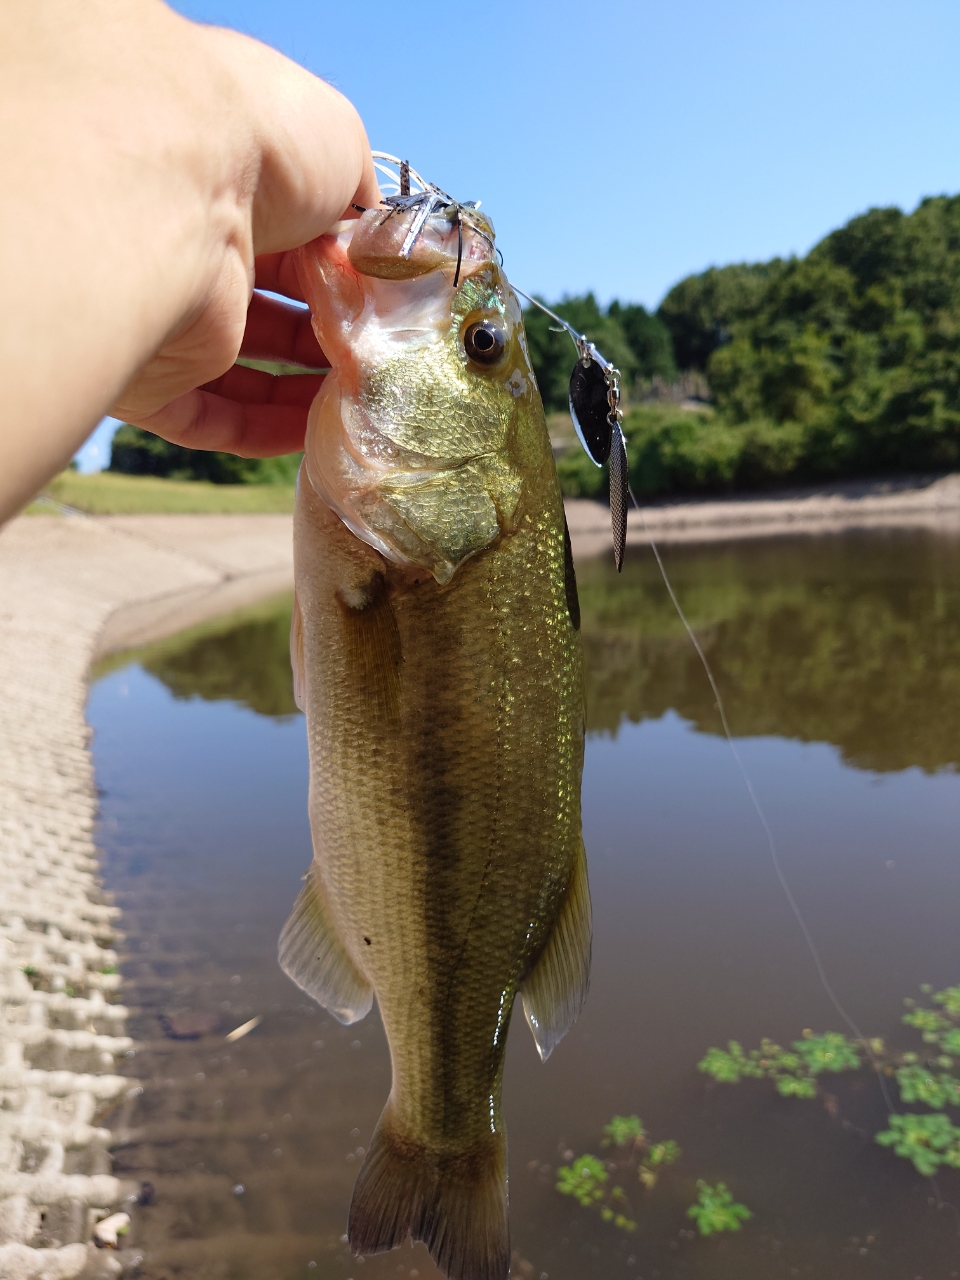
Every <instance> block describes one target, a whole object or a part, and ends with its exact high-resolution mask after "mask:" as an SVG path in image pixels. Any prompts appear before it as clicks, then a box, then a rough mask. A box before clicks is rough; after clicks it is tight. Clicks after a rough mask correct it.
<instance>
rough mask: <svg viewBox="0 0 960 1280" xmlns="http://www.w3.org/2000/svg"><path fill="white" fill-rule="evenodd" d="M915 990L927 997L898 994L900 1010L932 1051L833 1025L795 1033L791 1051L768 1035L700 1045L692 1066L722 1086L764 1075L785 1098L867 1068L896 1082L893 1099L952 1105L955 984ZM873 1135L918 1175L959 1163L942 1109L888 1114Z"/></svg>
mask: <svg viewBox="0 0 960 1280" xmlns="http://www.w3.org/2000/svg"><path fill="white" fill-rule="evenodd" d="M920 990H921V993H922V994H923V995H924V996H926V997H928V1000H929V1003H927V1004H921V1003H918V1002H917V1001H916V1000H912V999H908V1000H906V1001H905V1002H904V1003H905V1004H906V1005H907V1007H908V1012H907V1013H905V1014H904V1016H903V1021H904V1023H905V1024H906V1025H907V1026H908V1027H912V1028H913V1029H914V1030H915V1031H918V1032H919V1033H920V1038H921V1040H922V1041H923V1043H924V1045H927V1046H930V1047H931V1049H935V1050H938V1051H939V1052H931V1051H928V1052H927V1053H916V1052H914V1051H913V1050H909V1049H908V1050H902V1051H897V1050H894V1049H891V1048H889V1047H888V1046H887V1045H886V1044H885V1043H884V1042H883V1040H880V1039H874V1040H867V1041H863V1042H859V1041H856V1040H851V1039H849V1038H848V1037H846V1036H843V1035H841V1034H840V1033H839V1032H836V1031H827V1032H825V1033H824V1034H823V1035H814V1034H813V1032H811V1031H804V1033H803V1038H802V1039H801V1040H795V1041H794V1042H793V1052H791V1051H789V1050H785V1049H781V1048H780V1046H779V1045H777V1044H774V1043H773V1042H772V1041H771V1040H761V1042H760V1047H759V1048H758V1049H751V1050H749V1051H745V1050H744V1049H743V1047H742V1046H741V1045H740V1044H739V1043H738V1042H737V1041H736V1040H731V1041H730V1042H729V1044H728V1045H727V1048H726V1049H718V1048H715V1047H714V1048H710V1049H708V1050H707V1052H706V1053H705V1054H704V1056H703V1058H702V1059H701V1060H700V1062H699V1063H698V1064H697V1065H698V1067H699V1069H700V1070H701V1071H703V1072H704V1073H705V1074H707V1075H709V1076H712V1077H713V1079H714V1080H717V1081H719V1082H720V1083H722V1084H737V1083H739V1081H741V1080H746V1079H767V1080H771V1081H773V1082H774V1084H775V1085H776V1088H777V1091H778V1092H779V1093H781V1094H782V1095H783V1096H784V1097H793V1098H815V1097H816V1096H817V1093H818V1091H819V1081H818V1077H820V1076H822V1075H824V1074H826V1073H836V1072H841V1071H857V1070H862V1069H864V1068H865V1067H867V1066H869V1067H871V1068H872V1069H873V1070H876V1071H881V1072H883V1073H884V1074H885V1075H887V1076H892V1077H893V1078H894V1079H895V1080H896V1082H897V1088H898V1090H899V1092H900V1100H901V1102H904V1103H907V1104H913V1103H920V1104H921V1105H922V1106H925V1107H929V1108H930V1110H931V1111H933V1112H936V1113H942V1112H943V1111H944V1109H945V1108H947V1107H958V1108H960V1078H958V1077H957V1076H954V1075H951V1074H950V1069H951V1068H952V1067H953V1066H954V1058H953V1057H952V1056H951V1054H957V1055H960V986H955V987H946V988H944V990H942V991H936V992H935V991H934V990H933V988H932V987H930V986H928V985H924V986H922V987H921V988H920ZM933 1006H936V1007H933ZM876 1140H877V1142H879V1143H880V1145H881V1146H884V1147H890V1148H891V1149H892V1150H893V1152H894V1154H895V1155H898V1156H902V1157H904V1158H905V1159H908V1160H911V1161H912V1162H913V1165H914V1167H915V1168H916V1169H917V1170H918V1171H919V1172H920V1173H922V1174H924V1175H926V1176H930V1175H932V1174H933V1173H935V1172H936V1170H937V1169H938V1168H939V1167H940V1166H941V1165H948V1166H951V1167H953V1168H960V1128H955V1127H954V1125H953V1124H952V1122H951V1121H950V1120H949V1119H948V1118H947V1116H945V1115H942V1114H934V1115H925V1114H922V1113H917V1112H908V1113H907V1114H906V1115H899V1116H898V1115H892V1116H891V1117H890V1122H889V1128H887V1129H884V1130H883V1131H882V1132H881V1133H878V1134H877V1135H876Z"/></svg>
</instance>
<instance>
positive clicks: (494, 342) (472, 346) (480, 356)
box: [463, 320, 507, 364]
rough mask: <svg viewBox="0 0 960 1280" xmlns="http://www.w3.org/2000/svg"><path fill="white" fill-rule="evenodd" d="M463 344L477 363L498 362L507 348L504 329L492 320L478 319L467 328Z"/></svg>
mask: <svg viewBox="0 0 960 1280" xmlns="http://www.w3.org/2000/svg"><path fill="white" fill-rule="evenodd" d="M463 346H464V349H465V350H466V353H467V355H468V356H469V357H470V359H471V360H475V361H476V362H477V364H496V363H497V361H498V360H499V359H500V357H501V356H502V355H503V353H504V351H505V350H506V346H507V343H506V339H505V338H504V336H503V330H502V329H498V328H497V326H496V325H495V324H494V323H493V321H492V320H477V321H475V323H474V324H471V325H469V326H468V328H467V329H466V332H465V333H464V335H463Z"/></svg>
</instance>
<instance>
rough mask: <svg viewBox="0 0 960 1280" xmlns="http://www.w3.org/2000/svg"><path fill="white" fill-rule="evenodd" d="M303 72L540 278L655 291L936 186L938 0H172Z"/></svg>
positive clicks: (941, 81) (952, 29)
mask: <svg viewBox="0 0 960 1280" xmlns="http://www.w3.org/2000/svg"><path fill="white" fill-rule="evenodd" d="M176 7H177V8H179V9H180V10H181V12H183V13H185V14H187V15H189V16H191V17H194V18H197V19H200V20H203V21H212V22H218V23H222V24H224V25H228V26H232V27H236V28H238V29H240V30H243V31H247V32H249V33H250V34H252V35H256V36H258V37H259V38H260V39H262V40H265V41H267V42H268V43H269V44H272V45H274V46H275V47H276V48H278V49H281V50H282V51H283V52H284V53H286V54H288V55H289V56H291V57H293V58H295V59H296V60H297V61H299V62H302V63H303V64H304V65H305V66H307V67H309V68H310V69H311V70H312V71H315V72H317V73H318V74H320V75H323V76H325V77H326V78H327V79H329V80H331V81H332V82H333V83H334V84H336V85H337V87H338V88H340V89H342V90H343V92H345V93H346V94H347V95H348V96H349V97H350V98H352V100H353V101H354V102H355V103H356V105H357V106H358V108H359V109H360V112H361V114H362V115H363V117H364V119H365V120H366V122H367V128H368V132H369V135H370V139H371V142H372V145H373V146H374V147H378V148H380V149H381V150H384V151H392V152H394V153H396V154H405V155H407V156H408V157H409V159H410V160H411V161H412V162H413V163H414V165H415V166H416V167H417V168H418V169H419V170H420V171H421V173H424V174H425V175H426V176H427V177H429V178H431V179H432V180H433V181H435V182H437V183H439V184H440V185H441V186H443V187H445V188H446V189H447V190H448V191H450V192H452V193H453V194H454V195H457V196H459V197H460V198H461V199H470V198H474V199H482V200H483V201H484V205H485V207H486V208H487V210H488V211H489V212H490V213H491V215H492V216H493V219H494V222H495V223H496V226H497V230H498V233H499V240H500V245H501V248H502V250H503V252H504V254H505V256H506V265H507V270H508V271H509V273H510V275H511V277H512V278H513V279H515V280H516V282H517V284H518V285H520V286H521V288H523V289H525V290H527V291H528V292H534V291H539V292H542V293H544V294H545V295H547V296H548V297H551V298H556V297H558V296H559V295H560V294H562V293H563V292H564V291H565V290H566V291H570V292H579V291H582V290H585V289H594V290H595V291H596V292H597V294H598V295H599V296H600V297H601V298H603V299H604V300H608V299H611V298H613V297H619V298H622V299H625V300H627V299H629V300H635V301H640V302H644V303H646V304H647V305H648V306H651V305H655V304H656V303H657V302H658V301H659V300H660V298H661V297H662V296H663V294H664V293H665V291H666V290H667V289H668V288H669V287H670V285H671V284H673V283H675V282H676V281H677V280H679V279H680V278H682V277H683V276H685V275H687V274H689V273H690V272H692V271H700V270H702V269H703V268H705V267H707V266H709V265H711V264H715V263H725V262H735V261H743V260H749V259H754V260H756V259H761V258H767V257H771V256H772V255H774V254H789V253H804V252H806V250H807V249H809V248H810V246H811V245H813V244H814V243H815V242H816V241H817V240H818V239H820V237H821V236H823V235H824V234H825V233H826V232H828V231H830V230H831V229H832V228H833V227H835V226H838V225H839V224H840V223H842V222H845V221H846V220H847V219H848V218H849V217H851V216H852V215H853V214H855V213H858V212H860V211H862V210H864V209H867V208H869V207H870V206H871V205H877V204H881V205H882V204H899V205H901V206H902V207H907V208H912V207H913V206H914V205H915V204H916V202H917V201H918V200H919V199H920V197H921V196H924V195H930V194H937V193H941V192H944V191H950V192H955V191H957V190H960V145H958V144H960V76H958V73H957V66H958V63H960V5H958V4H957V3H956V0H909V2H907V0H898V2H896V3H890V2H886V0H870V2H869V3H867V2H866V0H803V3H797V2H796V0H773V2H771V0H725V3H717V0H710V2H709V3H707V2H705V0H590V2H584V0H576V2H574V0H512V2H511V3H507V2H506V0H471V3H469V4H450V5H440V4H436V3H425V0H405V2H404V3H398V2H397V0H389V2H387V0H364V3H362V4H361V3H355V4H345V3H343V0H339V3H336V4H333V3H328V2H327V0H179V2H178V3H177V4H176Z"/></svg>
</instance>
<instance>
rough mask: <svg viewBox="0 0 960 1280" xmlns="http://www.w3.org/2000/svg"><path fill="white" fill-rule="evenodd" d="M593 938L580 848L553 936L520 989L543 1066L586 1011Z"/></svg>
mask: <svg viewBox="0 0 960 1280" xmlns="http://www.w3.org/2000/svg"><path fill="white" fill-rule="evenodd" d="M592 936H593V921H592V913H591V910H590V886H589V884H588V882H587V855H586V852H585V850H584V848H583V845H582V844H581V845H580V851H579V853H578V854H577V856H576V858H575V860H574V864H573V869H572V871H571V873H570V882H569V884H568V885H567V891H566V893H565V895H564V898H563V902H562V903H561V906H560V911H559V914H558V915H557V919H556V921H555V922H554V926H553V931H552V933H551V934H550V937H549V938H548V939H547V945H546V946H545V947H544V949H543V951H542V952H541V953H540V958H539V960H538V961H537V963H536V965H535V966H534V967H533V969H532V970H531V972H530V973H529V974H528V976H527V977H526V979H525V980H524V982H523V985H522V986H521V988H520V992H521V994H522V996H523V1011H524V1013H525V1014H526V1015H527V1022H528V1023H529V1025H530V1030H531V1031H532V1032H533V1038H534V1040H536V1042H537V1049H538V1050H539V1052H540V1057H541V1058H542V1059H543V1061H544V1062H546V1060H547V1058H549V1057H550V1054H551V1053H552V1052H553V1050H554V1049H555V1048H556V1047H557V1045H558V1044H559V1043H560V1041H561V1040H562V1039H563V1037H564V1036H565V1035H566V1034H567V1032H568V1031H569V1030H570V1028H571V1027H572V1026H573V1024H574V1023H575V1022H576V1020H577V1015H578V1014H579V1013H580V1010H581V1008H582V1007H583V1002H584V999H585V998H586V994H587V986H588V984H589V981H590V946H591V941H592Z"/></svg>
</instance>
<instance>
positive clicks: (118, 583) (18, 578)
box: [0, 516, 293, 1280]
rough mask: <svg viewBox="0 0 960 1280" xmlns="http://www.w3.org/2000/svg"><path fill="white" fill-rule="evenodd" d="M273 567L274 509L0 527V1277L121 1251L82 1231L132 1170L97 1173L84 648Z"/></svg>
mask: <svg viewBox="0 0 960 1280" xmlns="http://www.w3.org/2000/svg"><path fill="white" fill-rule="evenodd" d="M292 573H293V568H292V556H291V549H290V520H289V517H285V516H280V517H275V516H250V517H247V516H160V517H151V516H142V517H111V518H106V519H97V520H91V519H86V518H82V517H69V516H68V517H63V516H49V517H48V516H29V517H21V518H20V519H18V520H15V521H13V522H12V523H11V524H9V525H8V526H7V527H6V528H4V529H3V530H0V1277H2V1278H3V1280H72V1278H74V1277H81V1276H82V1277H84V1280H94V1278H95V1277H106V1276H115V1275H119V1274H120V1272H121V1271H122V1269H123V1266H124V1263H132V1262H133V1261H134V1258H133V1256H132V1255H131V1251H130V1250H126V1251H125V1250H124V1249H123V1240H122V1237H121V1241H120V1243H121V1248H120V1250H119V1251H118V1252H116V1253H113V1252H111V1251H110V1250H107V1249H97V1248H95V1247H94V1245H93V1244H92V1243H91V1237H92V1233H93V1229H94V1225H95V1223H96V1221H97V1219H99V1218H102V1217H103V1216H104V1214H105V1213H106V1212H107V1211H111V1212H112V1211H115V1210H117V1209H121V1208H123V1206H124V1201H125V1200H126V1198H127V1197H128V1196H130V1195H134V1194H136V1191H137V1188H136V1187H133V1186H126V1185H124V1184H123V1183H122V1182H121V1181H120V1180H119V1179H117V1178H115V1177H114V1176H113V1175H112V1174H111V1171H110V1168H111V1167H110V1158H109V1146H110V1141H111V1130H110V1129H109V1128H108V1127H107V1126H108V1125H109V1126H112V1128H113V1130H114V1132H116V1131H117V1129H118V1128H122V1126H123V1106H124V1099H125V1097H126V1095H127V1094H128V1093H129V1090H130V1089H131V1088H132V1087H135V1085H136V1081H135V1080H132V1079H131V1078H130V1076H129V1075H121V1074H120V1073H119V1071H118V1069H117V1068H118V1064H119V1063H120V1062H121V1061H123V1060H124V1059H125V1058H126V1057H127V1056H128V1055H129V1054H131V1053H132V1052H133V1045H132V1042H131V1041H130V1040H129V1039H128V1038H127V1037H126V1036H125V1034H124V1031H125V1025H124V1024H125V1020H126V1010H125V1009H124V1007H123V1005H122V1004H118V1003H115V1001H116V999H117V996H118V988H119V984H120V978H119V976H118V975H117V973H116V971H115V965H116V954H115V952H114V951H113V950H112V943H113V942H114V941H115V939H116V934H115V928H116V922H115V915H116V912H115V909H114V908H112V907H111V906H110V905H109V904H108V903H107V902H105V901H104V900H103V898H102V895H101V894H100V892H99V886H98V863H97V852H96V848H95V846H94V842H93V826H94V820H95V816H96V797H95V793H94V784H93V766H92V761H91V757H90V752H89V749H88V743H89V731H88V729H87V726H86V723H85V720H84V703H85V700H86V676H87V670H88V668H89V665H90V662H91V660H92V659H93V658H94V656H95V655H97V654H99V653H102V652H106V651H109V650H110V649H111V648H118V647H123V646H125V645H126V644H132V643H138V642H140V641H142V640H146V639H152V638H156V637H158V636H161V635H167V634H171V633H172V632H174V631H176V630H179V629H180V628H181V627H184V626H189V625H191V624H192V623H195V622H199V621H203V620H204V619H205V618H208V617H211V616H213V615H214V614H216V613H218V612H221V611H223V610H227V609H232V608H235V607H240V606H242V605H244V604H247V603H250V602H251V601H253V600H255V599H256V598H258V597H259V596H260V595H264V594H268V593H269V592H270V591H274V590H277V589H279V588H280V587H283V586H287V585H289V584H290V583H291V582H292ZM126 1065H127V1067H128V1068H129V1067H130V1065H131V1064H129V1063H127V1064H126ZM118 1103H119V1104H120V1105H119V1107H118V1105H117V1104H118ZM101 1113H103V1116H104V1119H103V1121H102V1122H101V1118H100V1117H101Z"/></svg>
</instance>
